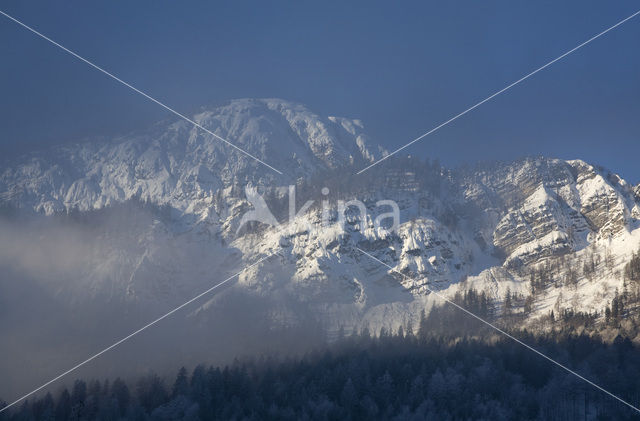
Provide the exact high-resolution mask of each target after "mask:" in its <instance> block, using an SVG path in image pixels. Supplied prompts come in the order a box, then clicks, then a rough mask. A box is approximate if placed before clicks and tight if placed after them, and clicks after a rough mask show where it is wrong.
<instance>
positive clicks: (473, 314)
mask: <svg viewBox="0 0 640 421" xmlns="http://www.w3.org/2000/svg"><path fill="white" fill-rule="evenodd" d="M356 248H357V249H358V250H359V251H360V252H361V253H363V254H365V255H366V256H368V257H370V258H371V259H373V260H375V261H376V262H378V263H380V264H381V265H383V266H386V267H387V268H389V269H390V270H391V271H393V272H396V273H398V274H400V275H401V276H403V277H404V278H405V279H408V280H410V281H414V282H415V279H412V278H410V277H408V276H407V275H405V274H404V273H402V272H400V271H399V270H397V269H395V268H393V267H391V266H389V265H388V264H386V263H385V262H383V261H382V260H380V259H378V258H377V257H375V256H373V255H371V254H369V253H367V252H366V251H364V250H362V249H361V248H360V247H356ZM425 288H426V289H427V290H428V291H429V292H430V293H432V294H435V295H436V296H437V297H438V298H440V299H442V300H444V301H446V302H447V303H449V304H451V305H453V306H455V307H456V308H458V309H460V310H462V311H464V312H465V313H467V314H468V315H469V316H471V317H473V318H475V319H477V320H479V321H481V322H482V323H484V324H485V325H487V326H489V327H490V328H492V329H494V330H496V331H497V332H499V333H501V334H503V335H505V336H506V337H508V338H510V339H512V340H514V341H515V342H517V343H519V344H520V345H522V346H524V347H525V348H527V349H529V350H530V351H533V352H535V353H536V354H538V355H539V356H541V357H543V358H544V359H546V360H549V361H551V362H552V363H554V364H555V365H557V366H558V367H560V368H562V369H563V370H565V371H567V372H569V373H571V374H573V375H574V376H576V377H578V378H579V379H581V380H584V381H585V382H587V383H589V384H590V385H591V386H593V387H595V388H596V389H598V390H600V391H602V392H604V393H606V394H607V395H609V396H611V397H612V398H614V399H616V400H618V401H620V402H622V403H623V404H625V405H627V406H628V407H629V408H631V409H633V410H635V411H637V412H639V413H640V409H638V408H636V407H635V406H633V405H631V404H630V403H629V402H627V401H625V400H623V399H622V398H619V397H618V396H616V395H614V394H613V393H611V392H609V391H608V390H606V389H604V388H602V387H600V386H598V385H597V384H595V383H594V382H592V381H591V380H589V379H586V378H584V377H583V376H581V375H580V374H578V373H576V372H575V371H573V370H571V369H570V368H567V367H566V366H564V365H562V364H560V363H559V362H557V361H556V360H554V359H553V358H551V357H548V356H546V355H545V354H543V353H542V352H540V351H538V350H537V349H535V348H533V347H532V346H530V345H527V344H526V343H524V342H522V341H521V340H520V339H518V338H516V337H514V336H513V335H510V334H509V333H507V332H505V331H504V330H502V329H500V328H499V327H497V326H495V325H493V324H491V323H490V322H488V321H486V320H484V319H483V318H482V317H480V316H477V315H476V314H475V313H472V312H471V311H469V310H467V309H466V308H464V307H462V306H461V305H459V304H456V303H455V302H454V301H451V300H449V299H448V298H447V297H445V296H444V295H442V294H440V293H439V292H437V291H434V290H432V289H431V288H429V287H425Z"/></svg>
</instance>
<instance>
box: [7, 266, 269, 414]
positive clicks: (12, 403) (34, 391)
mask: <svg viewBox="0 0 640 421" xmlns="http://www.w3.org/2000/svg"><path fill="white" fill-rule="evenodd" d="M273 255H274V254H270V255H268V256H265V257H263V258H262V259H260V260H258V261H257V262H255V263H252V264H251V265H249V266H247V267H245V268H244V269H242V270H241V271H240V272H237V273H235V274H234V275H231V276H230V277H228V278H227V279H225V280H224V281H222V282H220V283H218V284H216V285H214V286H212V287H211V288H209V289H208V290H206V291H204V292H202V293H200V294H198V295H196V296H195V297H193V298H192V299H190V300H189V301H187V302H185V303H183V304H181V305H179V306H178V307H176V308H174V309H173V310H171V311H169V312H167V313H165V314H164V315H162V316H160V317H158V318H157V319H155V320H154V321H152V322H150V323H147V324H146V325H144V326H142V327H141V328H140V329H138V330H136V331H135V332H132V333H130V334H129V335H127V336H125V337H124V338H122V339H120V340H119V341H117V342H115V343H113V344H112V345H109V346H108V347H106V348H105V349H103V350H102V351H100V352H98V353H96V354H94V355H92V356H91V357H89V358H87V359H86V360H84V361H82V362H81V363H79V364H77V365H75V366H73V367H71V368H70V369H68V370H67V371H65V372H64V373H62V374H60V375H58V376H56V377H54V378H53V379H51V380H49V381H48V382H46V383H45V384H43V385H42V386H39V387H38V388H36V389H33V390H32V391H31V392H29V393H27V394H26V395H24V396H22V397H20V398H18V399H16V400H15V401H13V402H11V403H10V404H8V405H7V406H5V407H4V408H0V413H1V412H3V411H5V410H6V409H9V408H11V407H12V406H14V405H15V404H17V403H19V402H21V401H22V400H24V399H26V398H28V397H29V396H31V395H33V394H34V393H36V392H38V391H40V390H42V389H44V388H45V387H47V386H49V385H50V384H51V383H53V382H55V381H57V380H59V379H61V378H62V377H64V376H66V375H67V374H69V373H71V372H72V371H75V370H77V369H78V368H80V367H82V366H83V365H85V364H87V363H88V362H90V361H92V360H94V359H96V358H98V357H99V356H101V355H102V354H104V353H105V352H107V351H109V350H111V349H113V348H115V347H117V346H118V345H120V344H121V343H123V342H125V341H126V340H128V339H131V338H132V337H134V336H136V335H137V334H138V333H140V332H142V331H143V330H145V329H147V328H149V327H151V326H153V325H155V324H156V323H158V322H159V321H161V320H163V319H165V318H167V317H169V316H171V315H172V314H173V313H175V312H176V311H178V310H180V309H182V308H183V307H185V306H188V305H189V304H191V303H192V302H194V301H196V300H197V299H198V298H201V297H202V296H204V295H206V294H208V293H210V292H211V291H213V290H214V289H216V288H218V287H220V286H222V285H224V284H226V283H227V282H229V281H230V280H232V279H233V278H235V277H237V276H238V275H240V274H241V273H242V272H244V271H245V270H247V269H250V268H252V267H254V266H255V265H257V264H258V263H261V262H263V261H264V260H266V259H268V258H270V257H272V256H273Z"/></svg>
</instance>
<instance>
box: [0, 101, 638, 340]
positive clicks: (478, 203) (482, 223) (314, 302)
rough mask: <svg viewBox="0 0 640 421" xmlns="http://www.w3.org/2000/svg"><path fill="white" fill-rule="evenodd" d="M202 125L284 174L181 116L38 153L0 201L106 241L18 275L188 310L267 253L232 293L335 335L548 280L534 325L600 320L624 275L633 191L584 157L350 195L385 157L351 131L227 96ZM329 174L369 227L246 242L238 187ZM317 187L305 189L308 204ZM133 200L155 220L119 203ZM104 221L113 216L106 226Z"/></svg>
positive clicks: (315, 215) (416, 180)
mask: <svg viewBox="0 0 640 421" xmlns="http://www.w3.org/2000/svg"><path fill="white" fill-rule="evenodd" d="M193 118H194V119H195V121H197V122H198V123H199V124H202V125H203V126H205V127H207V128H208V129H210V130H212V131H213V132H214V133H216V134H218V135H220V136H221V137H224V138H226V139H228V140H230V141H231V142H233V143H234V144H236V145H238V146H239V147H241V148H243V149H245V150H247V151H248V152H249V153H251V154H253V155H255V156H258V157H260V158H261V159H263V160H264V161H265V162H267V163H269V164H270V165H272V166H274V167H275V168H278V169H279V170H281V171H282V172H283V173H285V174H286V175H287V176H286V177H280V176H279V175H278V174H276V173H275V172H272V171H271V170H269V169H268V168H266V167H264V166H262V165H261V164H259V163H256V162H255V161H253V160H251V159H250V158H248V157H246V156H245V155H243V154H240V153H238V152H237V151H234V150H233V149H231V148H229V147H228V146H226V145H224V144H223V143H222V142H220V141H219V140H217V139H215V138H213V137H212V136H209V135H206V134H203V133H202V132H200V131H198V130H197V129H195V128H193V127H191V126H190V125H189V124H188V123H186V122H183V121H168V122H161V123H158V124H157V125H155V126H154V127H152V128H151V129H149V130H147V131H142V132H139V133H135V134H131V135H126V136H121V137H118V138H115V139H110V140H96V141H87V142H84V143H77V144H70V145H67V146H64V147H55V148H52V149H50V150H47V151H41V152H38V153H34V154H32V155H30V156H27V157H24V158H23V159H22V160H19V161H17V162H15V163H13V164H12V165H10V166H8V167H6V168H2V169H0V201H2V203H3V204H4V205H5V206H11V207H17V208H19V209H20V212H22V213H25V214H26V213H29V212H36V213H41V214H46V215H57V214H60V213H66V212H69V211H70V210H74V209H75V210H79V211H81V213H82V212H84V213H86V211H90V210H92V211H93V213H88V215H93V216H91V217H90V218H91V219H90V220H91V225H92V226H95V227H97V228H95V227H94V228H93V229H94V230H93V231H90V232H89V234H85V233H84V231H83V234H78V235H83V236H84V237H82V238H88V240H83V241H84V242H81V243H80V246H79V248H81V249H82V250H83V251H86V253H80V252H78V253H80V254H82V256H83V259H80V260H81V261H79V262H75V261H74V262H75V263H73V264H70V267H71V268H72V269H65V271H62V272H58V271H52V272H50V273H49V274H48V275H47V276H42V272H43V271H42V270H40V269H38V270H36V271H35V272H33V268H30V267H29V264H28V262H23V263H24V264H23V263H20V264H22V266H20V267H19V270H23V271H32V272H33V273H34V274H33V276H36V277H38V276H40V277H41V278H43V282H46V283H47V284H48V285H52V286H53V287H52V290H54V291H55V292H56V293H58V294H60V293H61V291H64V294H66V295H69V296H71V297H72V298H73V300H120V301H131V302H135V303H138V304H140V303H144V305H149V306H153V305H156V304H158V303H166V302H176V303H177V302H180V300H184V299H186V298H189V297H190V296H191V295H194V294H195V293H197V292H199V291H201V290H202V289H203V287H205V286H206V285H209V284H210V283H211V282H212V279H218V280H220V278H221V277H222V276H223V275H225V274H229V273H232V272H233V270H234V269H238V268H240V267H242V266H243V265H247V264H251V263H253V262H255V261H256V260H258V259H260V258H262V257H265V256H268V255H272V254H273V255H274V257H272V258H270V259H268V260H266V261H264V262H263V263H261V264H259V265H257V266H255V267H253V268H251V269H250V270H248V271H247V272H245V273H243V274H242V275H241V276H240V277H239V281H238V287H239V288H242V289H244V290H246V291H249V292H250V293H252V294H256V295H257V296H263V297H275V296H279V294H282V296H287V297H294V298H295V300H296V302H297V303H303V304H304V305H305V307H306V308H308V309H311V310H312V311H313V313H314V314H316V315H317V317H318V319H319V320H321V321H322V322H323V323H324V324H325V326H326V327H327V329H328V330H330V331H336V330H337V329H338V327H340V326H343V327H345V328H346V329H347V330H349V329H352V328H357V327H358V326H362V325H363V324H365V323H366V324H368V325H369V326H370V327H371V328H373V329H379V328H380V327H383V326H384V327H388V328H394V329H395V328H397V327H398V326H399V325H402V324H405V325H406V324H407V323H408V321H409V320H411V321H413V324H414V326H415V325H416V322H417V317H418V314H419V313H420V311H421V310H422V309H424V308H429V306H431V305H433V304H434V303H438V304H441V303H440V302H439V301H438V299H437V298H435V297H434V295H433V294H429V291H430V290H438V291H442V292H443V293H444V294H447V295H449V296H451V297H453V295H454V294H455V292H456V291H460V290H464V289H467V288H475V289H477V290H478V291H485V292H486V293H487V294H488V295H489V297H491V298H492V299H494V300H495V306H496V309H499V308H500V306H501V301H502V299H503V297H504V295H505V293H506V292H507V291H510V292H517V293H521V294H522V295H523V296H527V295H529V294H530V291H531V285H530V275H531V273H533V272H536V273H537V272H538V271H540V270H542V269H544V270H546V271H547V272H548V277H549V279H548V282H547V283H546V284H545V286H544V289H543V290H541V291H537V292H536V294H535V296H534V297H533V298H534V306H533V311H532V313H531V315H530V319H531V321H532V322H533V321H534V320H535V319H536V318H537V317H540V316H543V315H545V314H548V312H549V311H550V310H552V309H555V310H561V309H563V308H571V309H575V310H583V311H592V310H601V309H602V308H603V307H604V306H605V305H606V304H607V303H608V302H609V301H610V300H611V299H612V297H613V295H614V292H615V289H616V288H617V289H618V290H621V289H622V283H623V281H622V276H621V270H622V267H623V266H624V264H625V263H626V262H627V261H628V259H629V257H630V255H631V253H632V252H633V251H634V250H636V249H637V248H638V246H639V244H640V230H639V229H638V226H639V224H638V218H639V217H640V208H639V206H638V203H639V202H638V188H634V187H633V186H630V185H628V184H627V183H626V182H625V181H624V180H622V179H620V178H619V177H618V176H617V175H615V174H612V173H611V172H609V171H607V170H605V169H601V168H598V167H595V166H592V165H589V164H587V163H585V162H582V161H579V160H575V161H563V160H558V159H548V158H530V159H525V160H519V161H517V162H513V163H504V164H495V165H490V166H483V167H477V168H474V169H470V170H469V169H468V170H464V171H462V170H461V171H447V170H444V169H439V168H437V169H435V170H434V169H433V168H431V167H428V165H426V166H424V165H423V164H419V163H415V162H413V161H411V162H409V161H407V162H405V161H399V162H395V163H394V161H393V160H390V161H389V165H381V166H379V167H376V168H375V169H372V170H371V171H370V172H369V174H367V175H366V176H365V178H360V179H359V181H357V182H360V183H362V184H357V182H356V181H352V177H353V172H354V169H356V168H361V167H362V164H363V163H367V162H373V161H374V160H375V159H376V158H379V157H380V156H382V154H384V150H383V149H382V148H379V147H375V146H372V145H371V141H370V140H369V139H368V138H367V136H366V134H365V133H364V128H363V125H362V123H361V122H359V121H358V120H349V119H344V118H338V117H323V116H319V115H317V114H315V113H313V112H312V111H310V110H308V109H307V108H306V107H304V106H302V105H299V104H294V103H291V102H287V101H283V100H277V99H264V100H254V99H243V100H235V101H231V102H230V103H229V104H227V105H225V106H222V107H218V108H213V109H205V110H203V111H201V112H200V113H198V114H196V115H195V116H194V117H193ZM421 165H423V166H421ZM423 167H424V168H423ZM320 174H323V175H326V174H334V177H335V179H334V182H335V180H337V182H335V186H336V187H339V188H340V189H339V190H340V194H339V195H338V194H337V193H336V194H337V195H336V196H335V197H333V196H332V197H331V200H332V201H333V202H332V203H333V204H335V201H336V200H337V199H344V200H349V199H352V198H358V199H361V200H363V201H365V203H366V204H367V210H368V213H369V214H368V215H367V216H366V217H365V218H364V221H363V222H364V229H361V227H360V222H362V218H361V217H360V216H359V215H358V214H352V213H350V214H349V216H348V218H347V224H345V225H344V226H343V225H341V224H338V223H337V222H336V223H334V224H332V225H330V226H328V227H326V226H322V224H321V221H322V211H321V209H320V207H319V206H312V207H310V208H309V209H308V211H307V212H305V213H304V214H303V215H300V216H299V217H298V218H297V219H296V220H295V221H293V223H292V224H291V225H288V226H286V227H285V228H286V229H278V228H276V227H269V226H265V225H257V226H252V227H249V228H248V229H244V230H242V231H238V227H239V225H240V220H241V217H242V215H243V214H244V213H245V212H246V211H248V210H250V209H251V204H250V203H249V201H248V200H247V198H246V196H245V190H244V188H245V186H246V185H250V186H254V187H256V186H257V187H258V188H259V189H262V191H266V192H268V193H269V194H271V195H272V196H274V197H277V198H278V199H279V200H281V201H283V200H284V201H285V202H286V199H287V189H286V186H287V185H288V184H291V183H294V182H297V183H298V184H299V185H300V183H302V180H308V179H313V178H314V176H318V175H320ZM365 174H366V173H365ZM329 178H330V177H329ZM325 181H326V182H327V183H328V179H327V180H323V179H319V180H318V179H316V180H315V181H314V182H313V183H312V184H310V185H307V192H309V191H311V192H312V199H314V200H315V203H316V205H318V204H319V202H320V201H321V200H322V199H323V197H322V196H321V195H320V194H319V193H318V192H320V190H321V187H323V186H324V184H323V183H324V182H325ZM350 183H354V184H353V186H355V187H353V188H352V190H349V186H350V185H351V184H350ZM332 188H334V189H335V187H332ZM313 192H315V196H313ZM132 198H138V200H139V201H141V202H148V203H151V204H153V205H154V206H156V207H154V208H153V209H156V208H157V207H160V208H159V209H160V211H155V210H154V211H148V210H143V211H139V210H136V209H138V208H136V207H134V210H133V211H131V210H127V209H128V208H126V207H125V209H124V210H122V209H120V208H118V207H117V206H116V207H115V208H114V205H115V204H118V203H123V202H127V201H129V202H131V199H132ZM377 200H394V201H395V202H397V203H398V205H399V207H400V226H399V228H398V230H397V231H395V232H392V233H388V232H385V231H383V230H375V229H374V225H373V219H374V218H375V215H376V212H378V210H377V209H376V207H375V202H376V201H377ZM145 206H147V205H145ZM285 208H286V205H285ZM99 209H105V210H104V211H103V214H100V215H102V216H101V217H100V218H97V219H96V217H95V212H96V210H99ZM114 209H116V210H114ZM118 212H120V213H118ZM123 212H124V214H125V215H127V212H129V213H131V214H132V215H133V216H131V217H130V218H128V220H127V223H124V224H123V223H119V222H118V221H120V220H121V219H122V217H123ZM332 212H333V214H332V220H333V221H337V220H338V219H339V218H338V215H337V214H335V209H334V210H332ZM136 215H137V216H136ZM134 216H135V217H134ZM281 216H282V215H281V214H278V218H280V220H281V222H283V221H282V218H281ZM50 218H51V217H50ZM118 218H120V219H118ZM125 218H126V216H125ZM46 221H50V220H49V219H47V220H45V222H44V224H45V225H46V224H47V223H48V222H46ZM52 223H53V222H52ZM74 229H75V228H74ZM14 234H15V235H16V236H20V233H19V232H15V233H14ZM14 234H12V235H14ZM29 241H34V240H33V238H31V237H29V238H27V239H26V240H25V242H24V246H23V247H22V248H4V249H3V251H2V256H0V259H1V260H0V263H1V264H4V265H9V264H16V263H15V262H16V261H17V262H21V261H22V260H29V259H22V260H21V259H19V256H20V255H21V253H22V255H24V254H25V253H26V251H25V250H28V249H29V244H30V243H29ZM46 246H47V245H46V243H45V244H40V246H39V247H41V248H42V250H41V252H39V255H45V254H47V248H46ZM51 247H53V246H51ZM357 248H361V249H363V250H367V252H369V253H371V254H373V255H374V256H376V257H377V258H379V259H380V260H382V261H384V262H386V263H387V264H389V265H390V266H392V267H394V268H396V269H397V270H399V271H401V272H402V273H403V274H405V275H406V276H407V277H408V278H402V277H399V276H397V275H393V274H391V273H390V271H389V270H388V269H387V268H385V267H384V266H382V265H380V264H379V263H376V262H375V261H373V260H371V259H370V258H368V257H366V256H364V255H363V254H362V253H360V252H359V251H358V250H357ZM32 249H33V248H32ZM36 249H37V248H36ZM605 257H606V258H605ZM31 260H33V259H31ZM587 260H589V261H594V262H596V261H597V263H595V264H594V271H593V273H590V274H589V275H588V276H586V275H585V274H584V273H582V272H583V271H582V267H583V265H584V262H585V261H587ZM29 273H31V272H29ZM58 278H64V281H62V280H58ZM220 297H221V296H216V297H214V298H212V300H211V301H210V302H209V303H207V304H206V305H204V306H202V307H201V308H200V310H201V311H206V309H207V308H208V307H210V306H212V305H215V302H216V300H219V299H223V298H220ZM294 307H295V306H290V305H288V303H287V302H284V301H283V302H282V305H281V307H280V308H278V309H274V311H273V313H272V316H273V321H274V323H292V321H293V322H295V318H296V314H295V311H293V310H292V309H293V308H294Z"/></svg>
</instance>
